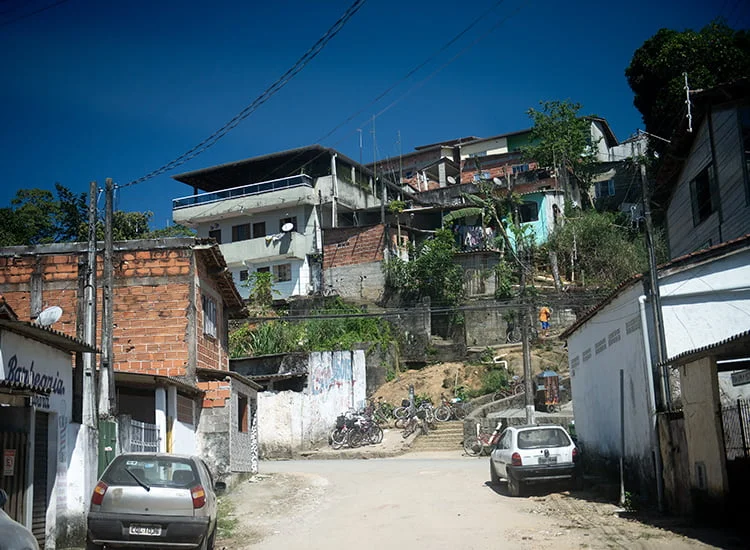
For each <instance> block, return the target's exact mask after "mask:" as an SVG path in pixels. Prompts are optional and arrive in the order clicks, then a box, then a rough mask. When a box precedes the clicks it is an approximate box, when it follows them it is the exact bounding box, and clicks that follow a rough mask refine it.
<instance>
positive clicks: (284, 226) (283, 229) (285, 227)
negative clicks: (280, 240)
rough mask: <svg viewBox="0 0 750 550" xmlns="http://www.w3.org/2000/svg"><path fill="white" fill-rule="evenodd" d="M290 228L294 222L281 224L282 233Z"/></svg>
mask: <svg viewBox="0 0 750 550" xmlns="http://www.w3.org/2000/svg"><path fill="white" fill-rule="evenodd" d="M292 229H294V224H293V223H289V222H287V223H285V224H284V225H282V226H281V230H282V231H283V232H284V233H289V232H290V231H291V230H292Z"/></svg>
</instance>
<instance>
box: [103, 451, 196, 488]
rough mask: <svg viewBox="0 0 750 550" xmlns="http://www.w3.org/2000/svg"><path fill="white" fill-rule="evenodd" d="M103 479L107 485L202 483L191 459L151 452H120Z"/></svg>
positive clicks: (180, 486) (169, 485) (186, 485)
mask: <svg viewBox="0 0 750 550" xmlns="http://www.w3.org/2000/svg"><path fill="white" fill-rule="evenodd" d="M135 478H137V481H136V479H135ZM102 481H104V482H105V483H107V484H108V485H132V486H137V485H144V484H145V485H147V486H148V487H174V488H189V487H193V486H194V485H196V484H197V483H199V481H198V472H197V470H196V469H195V465H194V464H193V463H192V461H190V460H188V459H185V458H177V457H152V456H119V457H117V458H116V459H115V460H114V462H113V463H112V464H111V465H110V467H109V468H107V471H106V472H104V475H103V476H102ZM139 482H140V483H139Z"/></svg>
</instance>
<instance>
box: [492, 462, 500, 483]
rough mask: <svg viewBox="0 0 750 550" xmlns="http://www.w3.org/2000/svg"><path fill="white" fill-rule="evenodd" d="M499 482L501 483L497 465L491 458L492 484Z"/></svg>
mask: <svg viewBox="0 0 750 550" xmlns="http://www.w3.org/2000/svg"><path fill="white" fill-rule="evenodd" d="M498 483H500V477H499V476H498V475H497V472H496V471H495V467H494V466H493V465H492V460H490V485H497V484H498Z"/></svg>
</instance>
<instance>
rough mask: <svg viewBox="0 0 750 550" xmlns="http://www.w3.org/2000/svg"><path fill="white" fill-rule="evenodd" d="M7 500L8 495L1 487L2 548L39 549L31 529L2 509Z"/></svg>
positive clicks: (7, 549) (0, 529) (12, 549)
mask: <svg viewBox="0 0 750 550" xmlns="http://www.w3.org/2000/svg"><path fill="white" fill-rule="evenodd" d="M7 501H8V495H7V494H6V492H5V491H3V490H2V489H0V535H2V537H0V550H39V545H38V544H37V542H36V539H35V538H34V535H32V534H31V531H29V530H28V529H26V527H24V526H23V525H21V524H20V523H17V522H15V521H13V520H12V519H11V517H10V516H9V515H8V514H6V513H5V512H4V511H3V510H2V508H3V506H5V503H6V502H7Z"/></svg>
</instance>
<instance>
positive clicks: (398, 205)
mask: <svg viewBox="0 0 750 550" xmlns="http://www.w3.org/2000/svg"><path fill="white" fill-rule="evenodd" d="M405 208H406V203H405V202H404V201H400V200H392V201H390V202H389V203H388V211H389V212H390V213H391V214H399V213H400V212H403V211H404V209H405Z"/></svg>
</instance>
